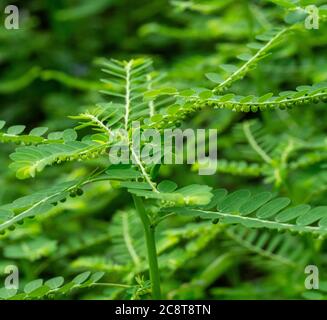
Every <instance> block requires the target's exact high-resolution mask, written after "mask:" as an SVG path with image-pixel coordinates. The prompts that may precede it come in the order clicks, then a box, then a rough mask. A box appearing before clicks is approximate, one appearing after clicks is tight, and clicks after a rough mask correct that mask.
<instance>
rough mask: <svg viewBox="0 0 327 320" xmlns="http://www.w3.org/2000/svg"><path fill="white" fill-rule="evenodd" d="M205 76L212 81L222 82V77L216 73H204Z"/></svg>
mask: <svg viewBox="0 0 327 320" xmlns="http://www.w3.org/2000/svg"><path fill="white" fill-rule="evenodd" d="M205 76H206V77H207V78H208V79H209V80H210V81H212V82H214V83H221V82H223V78H222V77H221V75H220V74H218V73H206V74H205Z"/></svg>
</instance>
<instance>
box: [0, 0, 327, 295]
mask: <svg viewBox="0 0 327 320" xmlns="http://www.w3.org/2000/svg"><path fill="white" fill-rule="evenodd" d="M95 2H98V3H99V6H100V4H102V2H101V1H95ZM271 2H274V4H273V5H272V7H267V8H266V7H263V8H261V7H260V5H259V4H257V2H256V1H255V2H254V4H253V7H251V6H247V4H244V6H245V7H244V8H243V7H242V8H243V9H242V10H244V15H245V17H244V21H247V20H248V23H249V26H250V27H249V30H250V31H251V32H249V34H246V38H248V39H246V40H250V41H251V42H250V43H249V44H248V45H247V48H246V47H245V46H244V45H243V43H242V45H239V44H234V45H235V48H233V49H232V52H233V54H234V53H235V55H237V58H238V60H240V62H238V63H236V64H231V63H230V61H233V60H234V57H232V56H229V54H228V53H226V51H223V53H222V55H223V56H224V58H217V56H215V57H201V58H199V57H197V56H196V53H194V56H192V57H188V58H185V60H184V61H182V62H179V63H178V62H175V63H174V65H173V68H172V69H171V70H169V68H167V69H166V70H165V71H166V74H165V72H164V70H161V69H165V68H158V70H156V68H154V67H153V59H151V58H149V57H144V56H143V57H140V56H139V55H137V54H135V57H131V58H130V59H120V60H118V59H108V60H107V59H99V60H97V65H98V66H100V67H101V69H102V71H103V75H102V77H103V78H104V79H102V81H101V82H97V81H92V82H91V81H88V80H81V79H73V78H71V77H70V76H68V75H65V74H63V73H61V72H56V71H50V70H43V71H40V70H39V69H33V70H34V71H31V72H32V73H33V72H35V75H36V76H35V78H36V77H40V78H41V79H43V80H47V81H49V79H51V80H55V81H58V82H60V83H62V84H63V85H64V86H67V87H69V86H71V87H73V88H75V89H78V90H86V91H95V90H100V91H101V94H102V95H103V97H104V98H100V97H99V96H97V99H99V102H95V101H91V102H90V103H88V104H89V105H88V106H83V107H78V108H79V111H80V112H71V111H73V110H70V114H69V117H68V118H67V119H68V120H67V122H65V123H64V128H62V129H63V130H61V131H55V130H53V132H51V133H47V132H48V130H49V129H48V128H47V127H43V126H42V127H35V128H33V129H26V127H25V126H24V125H7V124H6V122H5V121H0V142H1V143H3V144H4V145H6V148H9V149H4V150H5V151H7V150H10V145H11V144H17V145H18V146H17V147H16V148H15V150H14V151H13V152H12V153H11V154H10V156H9V157H10V160H11V164H10V165H9V167H10V169H12V171H13V172H15V174H16V177H17V179H18V181H20V182H13V181H14V180H13V179H12V176H11V173H8V177H7V178H6V177H5V174H3V175H4V180H3V181H4V182H3V183H2V187H3V188H5V187H6V186H7V185H8V186H10V184H11V183H19V185H22V186H24V188H25V189H24V191H23V192H20V193H23V195H22V196H21V197H18V198H17V199H11V201H8V203H4V204H2V205H1V206H0V232H1V238H0V241H1V242H2V243H3V245H1V246H2V248H3V252H4V253H3V254H4V256H5V258H6V259H5V261H4V264H9V261H15V260H19V261H22V266H23V267H22V268H23V270H22V272H23V273H24V275H25V278H24V280H23V282H25V287H24V289H23V290H19V291H18V292H17V291H16V290H12V289H11V290H8V289H6V288H3V289H1V290H0V297H1V298H3V299H18V298H19V299H34V298H38V299H40V298H49V297H62V295H67V294H75V295H77V296H78V295H79V294H81V295H82V294H83V293H79V292H83V291H84V290H76V289H83V288H88V290H87V292H89V296H86V297H90V298H108V297H109V298H110V299H116V298H127V299H146V298H152V299H162V298H192V299H199V298H207V297H208V296H209V297H210V298H217V299H218V298H242V297H245V298H249V297H251V298H252V297H254V298H256V297H257V298H262V297H260V292H257V291H256V287H255V286H254V285H253V286H251V285H250V284H249V281H251V280H253V281H255V282H258V281H259V283H260V285H261V286H264V287H265V288H266V289H267V290H266V292H265V293H264V295H265V296H264V298H266V297H268V298H269V297H272V296H274V294H275V293H276V292H279V290H281V289H280V288H282V290H281V291H283V292H282V293H281V295H282V297H285V298H294V297H298V296H302V297H310V294H308V293H307V292H305V289H303V288H302V286H301V284H302V282H303V281H302V280H303V279H302V278H303V272H304V267H305V266H306V265H309V264H316V265H319V266H323V265H324V263H325V259H324V256H323V252H324V249H325V237H326V235H327V206H326V203H325V202H326V201H325V200H324V195H325V194H326V173H325V166H324V162H325V159H326V156H327V153H326V138H325V137H324V130H325V129H326V124H325V123H324V122H323V119H324V117H325V112H326V111H325V110H324V106H325V104H326V102H327V83H326V82H323V80H324V79H323V76H324V75H325V73H324V74H323V75H322V76H321V77H317V79H318V80H319V81H305V82H303V83H298V82H299V81H293V82H294V83H295V85H294V86H292V87H290V83H289V82H288V79H287V77H283V75H279V74H277V71H276V70H277V65H276V70H274V69H272V70H270V71H268V72H265V71H264V70H263V71H262V70H260V65H261V64H263V65H264V64H265V62H266V61H269V60H271V59H274V57H275V56H276V59H277V60H278V59H285V60H287V61H289V60H292V59H291V58H292V56H293V55H294V54H295V52H296V49H294V47H295V48H296V45H297V44H294V47H293V48H292V40H294V39H295V40H294V41H295V42H296V39H297V38H296V37H299V36H301V35H302V36H303V33H307V34H309V33H310V32H313V31H310V30H305V28H304V26H303V16H302V15H301V14H302V13H303V9H301V7H300V6H299V5H298V4H297V5H296V6H295V7H294V6H293V4H294V3H295V1H271ZM103 3H105V2H103ZM222 3H224V5H219V4H218V3H217V2H216V1H211V0H210V1H207V2H205V3H202V2H199V3H197V2H195V1H194V2H193V1H189V2H184V1H174V2H173V4H172V5H173V6H174V7H175V9H176V10H178V11H177V16H178V15H181V16H182V17H183V18H184V19H185V23H186V27H185V28H186V30H185V34H181V33H178V32H177V30H175V29H173V27H171V28H169V27H167V26H166V27H163V26H161V25H160V24H159V25H155V24H145V25H144V26H143V27H142V28H141V31H140V33H142V32H143V33H151V32H157V33H158V34H159V35H161V36H162V40H163V41H164V39H165V34H166V36H167V37H168V38H169V37H172V38H174V37H176V38H178V39H181V40H180V41H184V39H183V37H187V35H189V37H190V38H192V37H193V38H195V41H197V40H198V38H201V35H200V34H197V33H195V32H194V28H195V27H196V26H197V25H198V24H199V23H203V22H204V21H205V19H209V18H208V13H210V14H214V13H215V12H216V11H217V12H219V10H226V14H227V13H228V12H230V11H229V10H231V11H232V10H234V9H235V7H234V6H236V5H235V4H233V3H232V1H223V2H222ZM147 5H148V8H149V10H150V9H151V6H150V4H147ZM270 5H271V4H270ZM275 5H277V6H278V5H281V6H282V7H283V8H284V9H283V10H286V14H287V19H286V20H287V21H288V22H289V24H288V25H286V26H284V27H271V26H270V23H268V22H266V11H267V12H269V13H270V12H271V13H272V15H274V14H275V10H277V9H278V7H277V6H275ZM117 6H119V5H118V4H117ZM153 6H154V5H153ZM158 7H160V5H158ZM119 8H120V9H122V8H121V7H119ZM229 8H230V9H229ZM233 8H234V9H233ZM94 10H95V9H94ZM99 10H100V9H99ZM188 10H190V12H192V14H194V16H192V19H191V18H190V17H189V15H188V14H189V13H188ZM249 10H250V11H251V10H258V11H259V12H260V13H261V12H263V13H262V14H263V16H262V17H261V16H259V18H257V19H258V21H256V20H255V17H254V16H253V13H252V14H251V13H249V12H250V11H249ZM280 10H281V9H280ZM58 12H59V13H60V12H61V14H63V15H64V13H65V11H64V10H61V11H60V10H58ZM58 12H57V13H58ZM81 12H83V11H81ZM199 12H200V13H199ZM242 12H243V11H242ZM203 13H204V15H202V14H203ZM324 13H325V11H324V10H323V8H322V10H321V13H320V23H321V28H322V29H323V30H324V28H325V26H324V25H323V23H324V19H325V15H324ZM206 14H207V15H206ZM66 15H68V17H69V12H68V13H67V12H66ZM64 17H65V15H64ZM209 17H210V15H209ZM260 17H261V18H260ZM292 19H293V20H294V19H295V21H293V20H292ZM135 20H137V19H135ZM277 20H278V19H277ZM290 21H292V23H290ZM226 23H227V22H226ZM257 24H259V25H260V27H258V28H255V27H254V26H255V25H257ZM278 24H279V25H281V24H282V22H280V21H279V23H278ZM205 25H206V26H207V27H208V26H210V24H205ZM267 25H269V28H268V27H267ZM208 28H209V27H208ZM241 29H242V28H238V29H237V30H238V31H239V34H238V35H235V36H236V37H237V36H239V37H240V36H242V30H241ZM257 29H260V31H264V32H263V33H260V34H259V33H258V32H257ZM261 29H263V30H261ZM211 31H212V30H211ZM187 32H188V33H187ZM226 32H227V34H228V35H229V36H232V35H233V31H231V30H229V31H226ZM321 33H323V31H321ZM210 35H212V33H210V32H207V34H206V37H210ZM212 36H213V37H214V35H212ZM303 37H304V36H303ZM321 37H322V38H323V39H324V40H326V39H325V35H321ZM185 41H187V39H186V40H185ZM312 41H313V40H312ZM308 42H309V40H308ZM157 45H158V44H157ZM308 45H309V44H308ZM315 45H316V44H314V43H313V44H312V46H315ZM230 46H231V47H232V44H230ZM288 48H290V49H288ZM193 50H195V49H193ZM225 50H226V49H225ZM321 52H322V53H321V55H322V56H323V55H324V54H325V53H326V52H325V51H324V50H323V49H321ZM149 55H150V54H149ZM217 55H219V52H218V54H217ZM299 55H300V54H299ZM129 56H132V54H129ZM192 59H194V60H192ZM220 60H221V61H220ZM192 61H196V63H198V66H199V70H194V72H193V71H192ZM217 61H218V64H219V66H218V65H217V63H216V62H217ZM273 61H274V60H273ZM278 61H279V60H278ZM301 61H302V60H301ZM158 64H159V63H158ZM154 65H156V63H155V64H154ZM323 66H324V67H326V63H325V62H324V63H323ZM219 67H220V69H221V72H220V71H217V70H218V69H219ZM281 67H283V66H282V65H281ZM185 69H186V70H187V71H186V72H184V70H185ZM258 69H259V71H258ZM299 69H300V67H299ZM312 72H315V71H314V70H313V71H312ZM193 73H194V74H193ZM276 74H277V78H278V79H277V80H276V79H273V78H274V77H276ZM299 74H300V76H299V79H302V78H303V79H305V80H313V79H312V78H310V77H308V76H307V74H306V73H301V71H299ZM29 76H31V74H29V73H27V74H26V75H25V77H29ZM193 77H194V79H192V78H193ZM270 77H271V79H269V78H270ZM32 78H33V76H32ZM251 78H252V80H253V79H254V82H255V84H256V86H257V87H259V88H260V89H259V90H255V89H254V85H253V83H251V81H250V79H251ZM33 80H34V79H32V80H31V81H33ZM27 82H28V81H27ZM284 83H286V85H285V84H284ZM26 85H28V84H26ZM14 86H15V83H14V84H13V83H11V86H10V85H9V86H8V88H9V87H12V88H14ZM16 86H17V83H16ZM18 86H19V85H18ZM285 86H287V91H286V89H285ZM0 89H1V87H0ZM17 90H19V89H17V88H16V89H13V91H17ZM291 90H292V91H291ZM9 91H10V90H9ZM253 92H259V93H258V94H253ZM72 96H73V95H72ZM90 100H94V98H93V97H92V98H91V99H90ZM315 112H317V114H318V112H321V117H320V119H318V120H316V118H315V116H313V115H314V114H315ZM317 114H316V116H317ZM318 117H319V116H318ZM56 120H57V121H60V117H59V119H56ZM65 121H66V120H65ZM135 121H138V122H139V123H140V128H139V130H140V131H141V132H144V131H145V130H148V129H155V130H157V131H159V132H163V131H164V130H165V129H176V128H179V127H186V126H189V127H193V128H196V127H197V126H199V125H201V124H203V123H205V125H206V127H208V128H212V127H216V128H217V129H218V130H219V134H218V165H217V172H216V174H215V175H213V176H197V175H196V173H195V172H191V171H196V170H197V169H198V168H199V167H200V166H201V163H195V164H193V166H192V167H191V168H190V167H187V166H182V167H183V169H182V170H183V173H182V175H178V173H177V172H178V170H179V169H178V168H179V167H180V166H177V165H172V166H169V165H161V164H154V165H149V164H146V163H145V162H144V161H143V160H142V159H141V158H140V157H139V155H138V154H137V153H135V149H134V143H135V141H134V140H133V139H132V135H133V133H134V131H135V130H136V129H135V127H133V122H135ZM316 121H317V122H318V123H317V124H315V122H316ZM50 124H51V122H50ZM51 127H61V124H60V125H58V123H57V124H56V125H54V126H53V125H51ZM119 129H124V130H125V131H126V132H127V135H126V136H120V135H117V134H115V133H116V132H117V130H119ZM121 143H123V144H124V145H126V146H127V149H128V153H129V154H130V157H131V158H130V159H131V160H133V162H131V163H129V164H113V163H111V162H110V161H109V157H108V155H109V153H110V150H111V149H112V148H113V147H114V146H116V145H117V144H118V145H119V144H121ZM7 145H8V146H7ZM161 147H162V148H163V149H164V147H165V146H164V145H161ZM175 151H176V152H178V151H179V150H175ZM4 161H5V160H4ZM175 170H177V172H176V171H175ZM47 171H48V173H47ZM43 175H44V178H42V176H43ZM175 175H176V176H177V180H179V186H178V185H177V183H176V182H175V181H173V180H175V179H173V178H172V177H174V176H175ZM183 175H185V178H184V177H183ZM217 177H218V178H217ZM220 177H222V178H221V180H220ZM33 178H34V179H36V181H37V180H38V178H39V179H40V182H39V185H38V190H37V191H34V192H31V193H29V194H26V193H27V191H28V189H29V183H30V181H31V179H33ZM226 187H227V188H226ZM226 189H228V191H227V190H226ZM33 190H34V186H33ZM127 199H128V200H127ZM309 203H310V204H309ZM56 220H57V222H56ZM48 237H49V238H48ZM56 237H58V239H60V244H58V242H57V240H56ZM65 237H68V238H69V239H68V240H67V239H65ZM70 257H73V259H71V258H70ZM37 261H42V263H39V264H36V262H37ZM52 264H54V269H55V270H52V269H51V265H52ZM18 266H20V264H19V263H18ZM33 266H36V267H33ZM249 266H251V267H249ZM61 268H63V269H64V270H65V273H66V274H67V275H68V276H69V277H71V274H72V273H74V272H72V270H74V271H76V270H80V271H83V272H82V273H81V274H79V275H77V276H76V275H74V277H72V280H71V281H66V282H65V280H64V278H63V277H62V274H60V273H59V274H58V273H56V272H57V271H59V272H60V269H61ZM183 268H185V269H186V270H187V274H185V275H183V274H179V273H180V272H182V270H183ZM243 268H245V269H246V268H250V269H251V268H253V269H254V270H260V273H262V276H257V275H256V274H255V272H254V274H253V275H252V276H251V277H252V278H253V279H247V280H244V281H243V280H242V275H241V274H242V271H241V270H243ZM279 270H282V271H281V272H282V273H283V275H280V274H278V272H279ZM293 270H295V272H293ZM50 271H51V272H50ZM48 274H51V276H53V277H54V278H51V279H49V280H45V281H43V280H42V279H40V278H39V277H40V276H42V277H44V278H45V276H47V275H48ZM290 275H291V277H290ZM101 278H102V279H106V280H102V282H100V279H101ZM221 278H222V279H223V281H222V282H219V279H221ZM254 279H255V280H254ZM258 279H260V280H258ZM285 279H291V280H289V281H291V285H290V286H288V285H286V284H283V282H285V281H286V280H285ZM224 283H225V284H226V283H228V284H229V285H225V284H224ZM299 283H300V284H299ZM181 284H182V285H181ZM225 286H226V287H225ZM208 290H209V291H208ZM208 292H210V293H208ZM316 297H319V298H323V297H324V291H323V287H322V292H317V293H316Z"/></svg>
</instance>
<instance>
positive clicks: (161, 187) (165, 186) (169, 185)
mask: <svg viewBox="0 0 327 320" xmlns="http://www.w3.org/2000/svg"><path fill="white" fill-rule="evenodd" d="M157 189H158V191H159V192H168V193H169V192H174V191H175V190H176V189H177V184H176V183H175V182H173V181H170V180H164V181H161V182H160V183H159V184H158V187H157Z"/></svg>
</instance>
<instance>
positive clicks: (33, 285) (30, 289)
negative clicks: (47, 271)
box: [24, 279, 43, 293]
mask: <svg viewBox="0 0 327 320" xmlns="http://www.w3.org/2000/svg"><path fill="white" fill-rule="evenodd" d="M42 285H43V279H37V280H33V281H31V282H29V283H27V284H26V285H25V287H24V292H25V293H31V292H33V291H34V290H36V289H38V288H40V287H41V286H42Z"/></svg>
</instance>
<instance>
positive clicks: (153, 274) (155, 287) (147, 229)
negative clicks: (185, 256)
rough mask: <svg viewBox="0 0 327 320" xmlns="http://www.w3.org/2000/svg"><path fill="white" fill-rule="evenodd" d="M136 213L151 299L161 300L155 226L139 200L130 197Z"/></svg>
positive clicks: (135, 197)
mask: <svg viewBox="0 0 327 320" xmlns="http://www.w3.org/2000/svg"><path fill="white" fill-rule="evenodd" d="M132 196H133V200H134V204H135V208H136V211H137V213H138V215H139V217H140V219H141V221H142V224H143V228H144V234H145V241H146V247H147V254H148V263H149V270H150V280H151V287H152V298H153V299H155V300H160V299H161V289H160V273H159V267H158V258H157V249H156V241H155V226H154V225H152V224H151V223H150V219H149V217H148V216H147V214H146V212H145V208H144V204H143V201H142V199H141V198H139V197H137V196H135V195H132Z"/></svg>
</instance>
